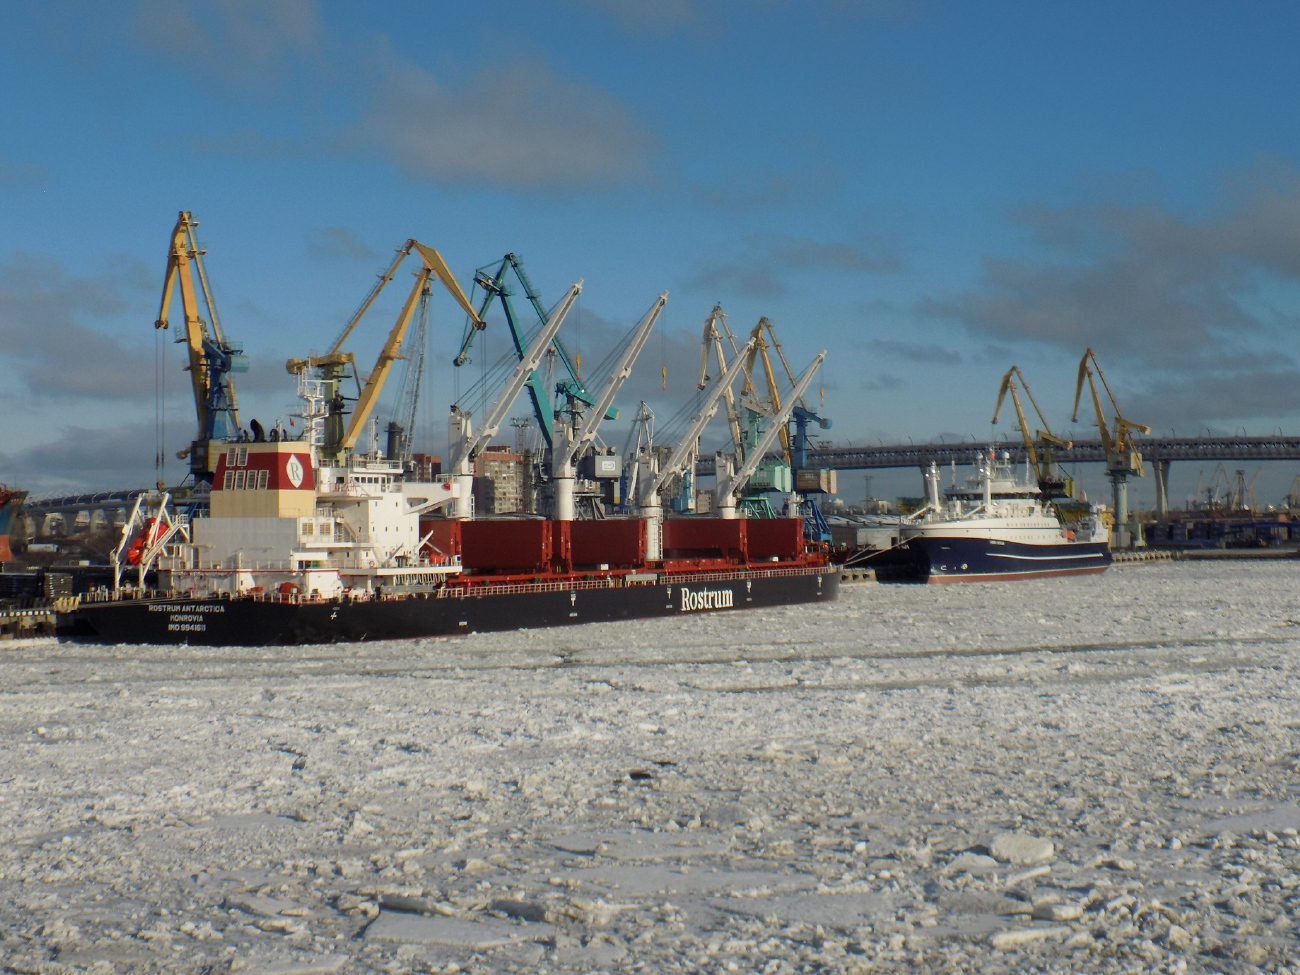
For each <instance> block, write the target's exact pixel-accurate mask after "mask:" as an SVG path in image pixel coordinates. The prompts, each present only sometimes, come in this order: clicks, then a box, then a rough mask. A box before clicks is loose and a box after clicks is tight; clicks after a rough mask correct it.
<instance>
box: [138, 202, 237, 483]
mask: <svg viewBox="0 0 1300 975" xmlns="http://www.w3.org/2000/svg"><path fill="white" fill-rule="evenodd" d="M198 225H199V222H198V221H197V220H195V219H194V215H193V214H192V213H191V212H190V211H188V210H182V211H181V212H180V216H178V217H177V219H176V226H175V227H174V228H173V229H172V238H171V246H170V248H169V249H168V252H167V274H166V276H165V277H164V278H163V291H162V302H161V304H160V305H159V308H158V318H157V320H156V321H155V322H154V328H155V329H167V328H169V327H170V325H171V322H170V320H169V319H168V318H167V314H168V312H169V311H170V310H171V301H172V294H173V292H174V291H175V289H176V285H177V284H178V283H179V284H180V290H181V307H182V309H183V311H184V314H185V334H184V335H183V336H181V337H179V338H177V340H176V341H177V342H178V343H180V342H183V343H185V345H186V346H187V348H188V351H189V364H188V365H187V366H186V369H187V370H188V371H189V374H190V384H191V386H192V387H193V390H194V410H195V413H196V414H197V415H198V421H199V422H198V433H197V435H196V436H195V438H194V440H193V441H192V442H191V443H190V445H189V446H188V447H186V448H185V449H184V450H181V451H179V452H178V453H177V455H176V456H177V457H179V458H180V459H181V460H184V459H185V458H186V457H188V458H189V461H190V474H191V475H193V476H194V478H195V479H196V480H202V481H208V482H209V483H210V482H211V481H212V475H213V472H214V471H215V470H216V457H215V455H212V456H209V454H210V451H209V449H208V445H209V444H210V443H211V442H212V441H214V440H216V441H222V440H227V439H232V438H234V437H236V436H238V434H239V408H238V406H237V405H236V403H235V384H234V383H233V382H232V381H231V378H230V377H231V374H232V373H237V372H247V371H248V357H247V356H245V355H244V350H243V349H242V348H239V347H237V346H235V345H232V344H231V343H230V342H229V341H227V339H226V337H225V336H224V335H223V334H222V331H221V321H220V319H219V318H218V317H217V306H216V302H215V301H214V300H213V298H212V289H211V287H209V285H208V275H207V272H206V271H204V269H203V260H202V258H203V255H204V254H205V253H207V252H206V251H204V250H203V249H202V248H201V247H200V246H199V243H198V237H197V235H196V234H195V231H194V228H195V227H197V226H198ZM195 272H197V274H198V280H199V289H200V291H201V292H202V295H203V304H204V306H205V307H206V309H207V313H208V317H207V320H206V321H205V320H204V319H203V318H202V317H201V316H200V314H199V311H200V310H199V302H198V292H196V291H195V288H194V276H195Z"/></svg>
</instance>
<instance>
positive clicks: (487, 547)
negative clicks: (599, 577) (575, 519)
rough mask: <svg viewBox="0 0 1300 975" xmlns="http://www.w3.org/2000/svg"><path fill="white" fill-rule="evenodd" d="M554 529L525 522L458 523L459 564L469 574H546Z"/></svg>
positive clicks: (542, 523)
mask: <svg viewBox="0 0 1300 975" xmlns="http://www.w3.org/2000/svg"><path fill="white" fill-rule="evenodd" d="M553 525H554V523H553V522H549V521H540V520H536V521H534V520H524V519H520V520H514V519H502V520H500V521H496V520H483V521H465V522H461V527H460V544H461V550H460V560H461V564H462V565H463V566H464V567H465V569H466V570H471V571H472V570H475V569H483V570H511V571H516V572H542V571H545V570H546V569H548V568H550V565H551V551H552V549H551V545H552V539H553V536H554V533H555V529H554V527H553Z"/></svg>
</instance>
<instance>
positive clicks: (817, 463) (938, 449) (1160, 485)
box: [696, 434, 1300, 517]
mask: <svg viewBox="0 0 1300 975" xmlns="http://www.w3.org/2000/svg"><path fill="white" fill-rule="evenodd" d="M1137 445H1138V448H1139V450H1141V452H1142V458H1143V460H1145V461H1146V462H1147V464H1148V465H1149V466H1150V468H1151V470H1152V473H1153V474H1154V475H1155V488H1156V512H1157V514H1158V515H1160V516H1161V517H1163V516H1164V515H1165V514H1166V513H1167V512H1168V509H1169V465H1170V464H1172V463H1173V462H1174V461H1202V462H1204V461H1211V462H1215V461H1300V437H1287V436H1282V435H1280V434H1279V435H1274V436H1267V437H1250V436H1244V435H1243V436H1231V437H1212V436H1207V437H1139V438H1137ZM989 447H992V448H993V449H994V450H996V451H997V452H998V453H1003V452H1006V453H1009V454H1010V455H1011V456H1012V458H1013V459H1014V460H1015V462H1016V463H1023V462H1024V459H1025V445H1024V443H1023V442H1022V441H1020V440H999V441H995V442H993V443H988V442H978V441H975V440H966V441H961V442H954V443H921V444H918V443H905V444H877V445H875V446H870V445H863V446H857V447H835V446H818V447H812V448H810V449H809V451H808V466H810V467H833V468H835V469H836V470H841V471H861V470H875V469H884V468H891V467H916V468H919V469H921V470H922V471H924V470H925V469H926V468H928V467H929V466H930V464H931V463H934V464H938V465H939V466H940V467H944V466H947V465H948V464H951V463H954V462H955V463H957V464H970V463H971V461H972V459H973V458H974V457H975V455H976V454H978V453H979V452H980V451H981V450H984V449H987V448H989ZM1052 456H1053V458H1054V459H1055V460H1056V461H1057V462H1058V463H1061V464H1064V465H1069V464H1104V463H1105V462H1106V452H1105V451H1104V450H1103V449H1102V445H1101V441H1100V440H1076V441H1075V442H1074V446H1073V447H1071V448H1070V449H1069V450H1063V449H1061V448H1059V447H1057V448H1053V450H1052ZM696 473H697V474H700V475H704V476H710V477H711V476H712V475H713V457H712V456H705V457H701V458H700V462H699V464H698V465H697V466H696Z"/></svg>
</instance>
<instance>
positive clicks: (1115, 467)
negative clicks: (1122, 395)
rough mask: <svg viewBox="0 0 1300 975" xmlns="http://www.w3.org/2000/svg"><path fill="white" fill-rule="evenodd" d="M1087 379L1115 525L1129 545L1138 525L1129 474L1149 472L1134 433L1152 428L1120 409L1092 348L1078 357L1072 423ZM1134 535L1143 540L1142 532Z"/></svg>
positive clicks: (1123, 545)
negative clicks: (1109, 414)
mask: <svg viewBox="0 0 1300 975" xmlns="http://www.w3.org/2000/svg"><path fill="white" fill-rule="evenodd" d="M1094 369H1095V370H1096V379H1100V380H1101V385H1102V388H1103V389H1105V390H1106V395H1107V396H1108V397H1109V398H1110V405H1111V407H1112V409H1114V411H1115V424H1114V425H1115V429H1114V434H1113V435H1112V433H1111V430H1110V427H1109V426H1108V425H1107V423H1106V411H1105V409H1104V408H1103V407H1102V402H1101V397H1100V396H1099V395H1098V394H1097V383H1096V382H1095V381H1094V378H1093V370H1094ZM1085 382H1087V384H1088V390H1089V392H1091V393H1092V406H1093V409H1094V410H1095V411H1096V414H1097V433H1098V435H1099V436H1100V437H1101V444H1102V449H1103V450H1104V451H1105V453H1106V476H1107V477H1108V478H1110V482H1111V489H1112V498H1113V501H1114V505H1115V528H1116V530H1117V532H1118V533H1119V538H1118V539H1117V541H1118V547H1120V548H1127V547H1128V533H1129V530H1130V528H1133V527H1135V526H1130V525H1129V520H1128V479H1129V477H1130V476H1134V477H1142V476H1143V475H1144V474H1145V473H1146V471H1145V469H1144V468H1143V466H1142V455H1141V454H1140V453H1139V452H1138V449H1137V445H1136V443H1135V442H1134V439H1133V435H1134V434H1135V433H1143V434H1146V433H1150V432H1151V428H1150V427H1149V426H1147V425H1146V424H1145V423H1135V422H1134V421H1132V420H1129V419H1127V418H1126V417H1125V416H1124V415H1123V414H1122V413H1121V412H1120V409H1119V403H1117V402H1116V401H1115V394H1114V393H1113V392H1111V389H1110V384H1109V383H1107V382H1106V374H1105V373H1103V372H1102V371H1101V364H1100V363H1099V362H1098V361H1097V354H1096V353H1095V352H1093V351H1092V349H1088V350H1087V351H1085V352H1084V353H1083V358H1082V359H1080V360H1079V381H1078V383H1077V385H1076V386H1075V389H1074V414H1073V416H1072V418H1071V422H1077V421H1078V419H1079V399H1080V397H1081V396H1082V395H1083V384H1084V383H1085ZM1135 534H1137V536H1138V541H1139V543H1140V542H1141V535H1140V532H1137V533H1135Z"/></svg>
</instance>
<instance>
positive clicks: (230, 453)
mask: <svg viewBox="0 0 1300 975" xmlns="http://www.w3.org/2000/svg"><path fill="white" fill-rule="evenodd" d="M238 456H239V449H238V448H236V447H231V448H230V449H229V450H227V451H226V466H227V467H234V466H235V458H236V457H238Z"/></svg>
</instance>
